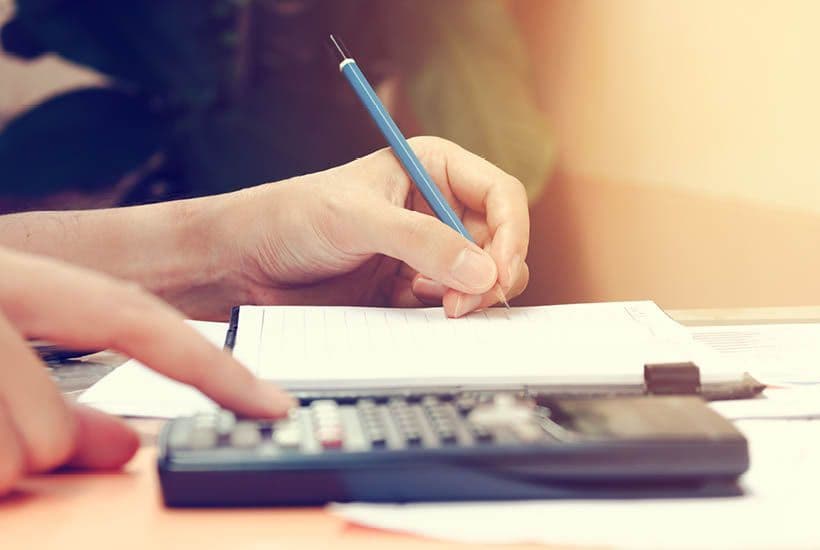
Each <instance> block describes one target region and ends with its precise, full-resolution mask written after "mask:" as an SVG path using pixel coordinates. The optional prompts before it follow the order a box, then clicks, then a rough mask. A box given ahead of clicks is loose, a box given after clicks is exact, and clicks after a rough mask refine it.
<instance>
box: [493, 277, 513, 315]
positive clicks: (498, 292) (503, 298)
mask: <svg viewBox="0 0 820 550" xmlns="http://www.w3.org/2000/svg"><path fill="white" fill-rule="evenodd" d="M495 296H496V298H498V301H499V302H501V303H502V304H504V307H506V308H507V309H510V302H508V301H507V297H506V296H505V295H504V291H503V290H501V285H500V284H498V283H496V285H495Z"/></svg>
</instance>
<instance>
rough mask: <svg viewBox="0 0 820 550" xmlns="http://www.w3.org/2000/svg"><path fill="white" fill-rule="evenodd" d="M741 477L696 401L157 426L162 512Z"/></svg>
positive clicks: (728, 445)
mask: <svg viewBox="0 0 820 550" xmlns="http://www.w3.org/2000/svg"><path fill="white" fill-rule="evenodd" d="M748 466H749V455H748V446H747V442H746V439H745V438H744V437H743V435H742V434H741V433H740V432H739V431H738V430H737V429H736V428H735V427H734V426H733V425H732V424H731V423H730V422H729V421H727V420H726V419H724V418H723V417H721V416H720V415H719V414H718V413H716V412H715V411H713V410H712V409H710V408H709V407H708V406H707V405H706V404H705V403H704V402H703V401H702V400H701V399H700V398H699V397H694V396H640V397H613V398H554V399H537V398H533V397H530V396H527V395H524V394H520V393H505V392H469V393H454V394H449V395H442V394H437V395H415V396H405V397H396V396H392V397H389V396H379V395H372V396H362V397H357V398H355V399H339V400H335V399H327V398H322V399H314V400H311V399H304V400H303V401H302V403H301V404H300V406H299V407H297V408H294V409H293V410H291V411H290V412H289V414H288V415H287V417H285V418H281V419H278V420H259V419H247V418H237V417H236V416H234V415H233V414H232V413H230V412H228V411H224V410H222V411H218V412H214V413H208V414H199V415H196V416H191V417H185V418H178V419H175V420H172V421H170V422H168V423H167V424H166V426H165V427H164V429H163V431H162V433H161V436H160V453H159V457H158V470H159V478H160V484H161V488H162V494H163V498H164V501H165V503H166V504H167V505H169V506H262V505H275V506H305V505H321V504H325V503H328V502H351V501H362V502H397V503H398V502H419V501H464V500H499V499H505V500H507V499H544V498H624V497H664V496H674V497H680V496H699V497H700V496H709V495H714V496H727V495H736V494H740V489H739V487H738V484H737V479H738V477H739V476H740V475H741V474H742V473H743V472H745V471H746V469H747V468H748Z"/></svg>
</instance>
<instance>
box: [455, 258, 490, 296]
mask: <svg viewBox="0 0 820 550" xmlns="http://www.w3.org/2000/svg"><path fill="white" fill-rule="evenodd" d="M450 274H451V275H452V276H453V278H455V279H456V280H457V281H458V282H460V283H461V284H462V285H464V286H465V287H467V288H469V289H475V290H486V289H488V288H489V287H490V286H491V285H492V284H493V283H494V282H495V277H496V271H495V263H494V262H493V260H492V258H490V256H488V255H487V254H484V253H482V252H476V251H475V250H473V249H471V248H465V249H463V250H462V251H461V253H460V254H459V255H458V257H457V258H456V261H455V262H454V263H453V267H452V269H451V270H450Z"/></svg>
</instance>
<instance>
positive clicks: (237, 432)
mask: <svg viewBox="0 0 820 550" xmlns="http://www.w3.org/2000/svg"><path fill="white" fill-rule="evenodd" d="M260 440H261V436H260V435H259V428H258V427H257V426H256V423H255V422H237V424H236V426H234V429H233V431H232V432H231V445H232V446H234V447H242V448H249V447H256V446H257V445H259V441H260Z"/></svg>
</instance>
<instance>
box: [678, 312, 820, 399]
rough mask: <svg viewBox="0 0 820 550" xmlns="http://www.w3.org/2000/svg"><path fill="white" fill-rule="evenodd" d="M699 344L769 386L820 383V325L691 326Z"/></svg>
mask: <svg viewBox="0 0 820 550" xmlns="http://www.w3.org/2000/svg"><path fill="white" fill-rule="evenodd" d="M690 330H691V332H692V336H693V337H694V339H695V340H696V341H698V342H701V343H703V344H706V345H708V346H710V347H712V348H713V349H715V350H717V351H718V352H719V353H720V354H721V355H722V356H723V357H724V358H726V359H727V360H729V361H733V362H735V363H736V364H737V365H738V367H739V368H741V369H742V370H744V371H749V372H750V373H751V374H752V375H754V376H755V377H756V378H757V379H758V380H760V381H761V382H766V383H775V384H777V383H816V382H820V323H794V324H775V325H771V324H770V325H732V326H714V327H692V328H691V329H690Z"/></svg>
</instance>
